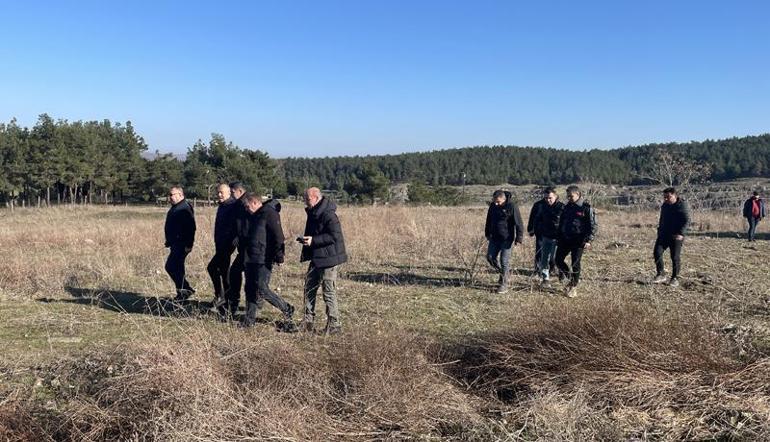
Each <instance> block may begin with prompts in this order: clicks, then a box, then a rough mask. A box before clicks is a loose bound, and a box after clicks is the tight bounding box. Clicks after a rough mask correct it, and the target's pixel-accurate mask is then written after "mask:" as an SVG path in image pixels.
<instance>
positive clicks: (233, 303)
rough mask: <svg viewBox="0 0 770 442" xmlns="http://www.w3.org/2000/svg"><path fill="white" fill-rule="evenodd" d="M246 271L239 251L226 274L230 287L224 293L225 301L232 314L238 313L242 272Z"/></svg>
mask: <svg viewBox="0 0 770 442" xmlns="http://www.w3.org/2000/svg"><path fill="white" fill-rule="evenodd" d="M245 269H246V267H245V265H244V262H243V253H241V252H240V251H239V252H238V255H236V256H235V259H234V260H233V263H232V264H230V272H229V273H228V280H229V282H230V287H228V290H227V291H226V292H225V299H227V306H228V308H229V309H230V311H231V312H232V313H235V312H236V311H238V304H239V303H240V301H241V286H242V285H243V271H244V270H245Z"/></svg>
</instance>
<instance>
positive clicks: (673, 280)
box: [668, 278, 679, 288]
mask: <svg viewBox="0 0 770 442" xmlns="http://www.w3.org/2000/svg"><path fill="white" fill-rule="evenodd" d="M668 286H669V287H674V288H676V287H679V280H678V279H676V278H671V281H669V282H668Z"/></svg>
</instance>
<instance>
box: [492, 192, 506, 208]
mask: <svg viewBox="0 0 770 442" xmlns="http://www.w3.org/2000/svg"><path fill="white" fill-rule="evenodd" d="M507 199H508V198H507V197H506V196H505V192H503V191H502V190H495V191H494V192H493V193H492V203H493V204H494V205H496V206H502V205H503V204H505V201H506V200H507Z"/></svg>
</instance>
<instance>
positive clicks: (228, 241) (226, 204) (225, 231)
mask: <svg viewBox="0 0 770 442" xmlns="http://www.w3.org/2000/svg"><path fill="white" fill-rule="evenodd" d="M217 200H218V202H219V207H217V215H216V219H215V221H214V256H213V257H212V258H211V261H209V265H208V267H206V270H207V271H208V273H209V276H210V277H211V282H212V284H213V285H214V300H213V301H212V305H213V307H214V308H219V307H220V306H221V305H222V304H224V302H225V292H227V290H229V288H230V280H229V275H228V273H229V271H230V257H231V256H232V254H233V251H234V250H235V237H236V235H235V216H234V215H235V209H236V208H237V206H236V204H238V202H237V200H236V199H235V198H233V197H232V195H231V193H230V186H228V185H227V184H220V185H219V186H217Z"/></svg>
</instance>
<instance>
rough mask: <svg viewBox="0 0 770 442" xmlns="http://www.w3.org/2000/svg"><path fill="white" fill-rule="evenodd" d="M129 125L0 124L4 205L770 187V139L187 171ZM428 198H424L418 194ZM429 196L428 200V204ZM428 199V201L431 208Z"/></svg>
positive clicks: (218, 165) (261, 156) (254, 157)
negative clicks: (660, 171) (688, 168)
mask: <svg viewBox="0 0 770 442" xmlns="http://www.w3.org/2000/svg"><path fill="white" fill-rule="evenodd" d="M146 151H147V144H146V143H145V141H144V139H143V138H142V137H141V136H140V135H139V134H138V133H137V132H136V130H135V129H134V127H133V126H132V125H131V123H130V122H126V123H125V124H122V123H113V122H110V121H109V120H104V121H87V122H83V121H75V122H70V121H67V120H54V119H53V118H51V117H50V116H48V115H46V114H43V115H41V116H40V117H39V119H38V121H37V123H36V124H35V125H34V126H33V127H32V128H26V127H21V126H20V125H18V124H17V122H16V120H11V121H10V122H8V123H0V202H2V203H6V204H9V203H13V204H17V205H18V204H29V205H43V204H52V203H75V204H76V203H97V202H101V203H111V202H125V201H133V202H141V201H155V200H156V199H157V198H158V197H162V196H164V195H165V194H166V192H167V190H168V187H169V186H170V185H172V184H181V185H183V186H184V187H185V191H186V194H187V195H188V196H190V197H197V198H210V197H212V195H213V192H214V191H213V186H214V185H215V184H216V183H218V182H229V181H234V180H238V181H242V182H244V183H245V184H246V185H247V186H248V187H249V188H250V189H253V190H256V191H259V192H264V193H269V194H274V195H276V196H283V195H287V194H290V195H297V194H299V193H301V191H302V190H303V189H304V188H306V187H307V186H311V185H315V186H319V187H322V188H324V189H328V190H333V191H336V192H338V193H339V194H344V195H345V196H346V197H347V199H349V200H353V201H362V202H364V201H373V200H374V199H378V198H387V195H388V192H387V188H388V185H389V184H394V183H413V184H416V185H417V186H418V189H422V188H424V187H419V186H426V185H427V186H447V185H460V184H487V185H495V184H502V183H510V184H566V183H573V182H583V181H591V182H600V183H607V184H634V183H644V182H646V181H648V180H649V177H650V176H651V173H652V172H651V171H652V170H653V169H654V159H655V158H657V157H658V154H659V153H660V152H667V153H668V154H671V155H673V156H674V157H677V158H682V159H686V160H687V161H692V162H695V163H697V164H700V165H707V166H708V167H709V168H710V171H711V174H710V176H711V179H713V180H730V179H735V178H741V177H757V176H764V177H767V176H770V134H764V135H759V136H747V137H741V138H730V139H725V140H716V141H715V140H706V141H701V142H695V141H693V142H689V143H668V144H647V145H643V146H636V147H624V148H620V149H614V150H589V151H572V150H564V149H550V148H541V147H516V146H477V147H467V148H461V149H449V150H440V151H433V152H419V153H404V154H400V155H382V156H355V157H331V158H286V159H282V160H274V159H271V158H270V157H269V156H268V155H267V154H266V153H265V152H262V151H259V150H251V149H245V148H241V147H239V146H235V145H233V144H232V143H231V142H228V141H227V140H226V139H225V137H224V136H222V135H219V134H212V136H211V139H210V140H209V141H208V142H207V143H204V142H203V141H200V140H199V141H197V142H196V143H195V144H193V145H192V146H191V147H190V148H189V149H188V150H187V153H186V155H185V158H184V159H179V158H178V157H176V156H174V155H171V154H160V153H158V152H156V153H155V154H154V155H147V152H146ZM418 193H419V192H418ZM426 195H427V193H426ZM426 198H427V197H426Z"/></svg>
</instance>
